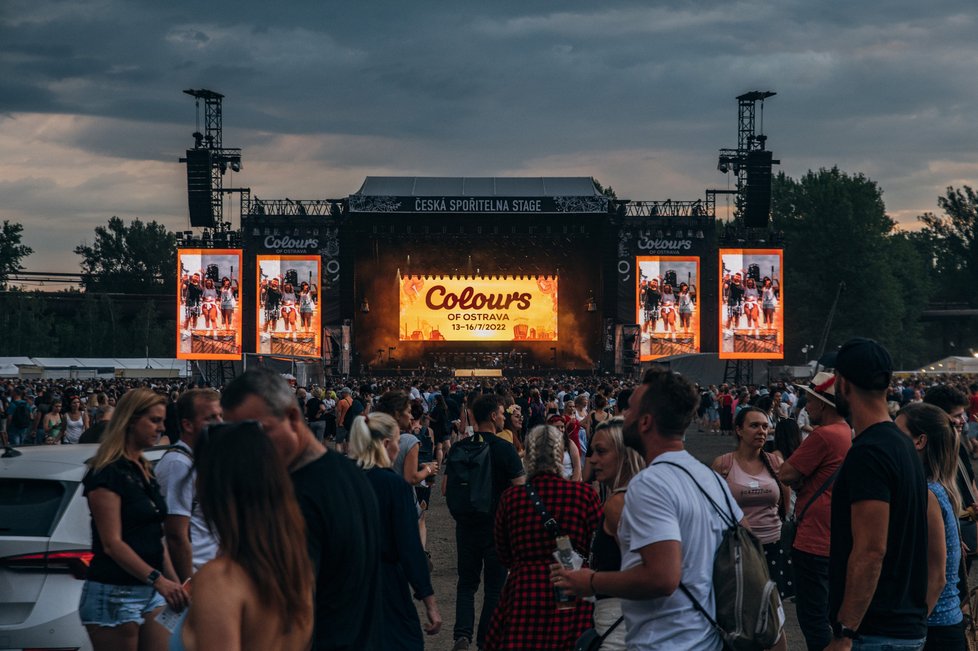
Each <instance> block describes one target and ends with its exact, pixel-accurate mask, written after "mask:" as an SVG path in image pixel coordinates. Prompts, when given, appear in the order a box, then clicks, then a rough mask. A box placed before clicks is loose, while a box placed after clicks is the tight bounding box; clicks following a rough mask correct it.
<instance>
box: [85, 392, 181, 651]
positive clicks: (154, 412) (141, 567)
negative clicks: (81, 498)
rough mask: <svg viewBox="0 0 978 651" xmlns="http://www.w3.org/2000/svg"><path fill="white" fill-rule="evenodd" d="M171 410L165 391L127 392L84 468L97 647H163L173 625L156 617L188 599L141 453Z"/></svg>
mask: <svg viewBox="0 0 978 651" xmlns="http://www.w3.org/2000/svg"><path fill="white" fill-rule="evenodd" d="M165 418H166V396H162V395H159V394H157V393H154V392H153V391H151V390H149V389H133V390H132V391H129V392H128V393H126V394H125V395H124V396H122V398H121V399H120V400H119V403H118V404H117V405H116V408H115V411H114V412H113V414H112V420H111V421H110V422H109V425H108V427H107V428H106V430H105V434H104V436H103V437H102V443H101V445H100V446H99V449H98V452H97V453H96V454H95V457H94V458H93V459H92V460H91V461H90V462H89V466H90V468H89V471H88V474H87V475H85V479H84V482H83V483H84V487H85V496H86V497H87V498H88V506H89V509H90V511H91V514H92V552H93V554H94V556H93V558H92V562H91V565H90V566H89V569H88V579H87V580H86V581H85V585H84V586H83V587H82V596H81V603H80V604H79V608H78V613H79V616H80V617H81V621H82V624H84V625H85V628H86V630H87V631H88V637H89V638H90V639H91V641H92V646H93V647H94V649H95V651H136V649H139V651H163V650H164V649H166V647H167V640H168V638H169V633H168V632H167V630H166V629H165V628H163V627H162V626H160V625H159V624H157V623H155V622H152V623H150V622H151V620H152V619H153V618H154V617H155V616H156V614H157V613H158V612H159V611H160V610H162V608H163V606H164V605H166V604H169V605H170V606H171V607H173V608H174V609H175V610H177V611H180V610H183V608H184V607H185V606H186V605H187V601H188V599H187V595H186V594H185V593H184V591H183V588H182V587H181V586H180V584H179V583H178V582H177V580H176V579H177V575H176V572H174V571H173V565H172V564H171V563H170V558H169V556H168V555H167V551H166V547H165V545H164V544H163V519H164V517H165V516H166V501H165V500H164V499H163V496H162V495H160V487H159V485H158V484H157V483H156V479H155V478H154V477H153V471H152V468H151V466H150V464H149V461H147V460H146V458H145V457H144V456H143V454H142V453H143V451H144V450H146V449H148V448H151V447H153V446H154V445H156V442H157V441H158V440H159V438H160V435H161V434H162V433H163V429H164V425H163V421H164V419H165Z"/></svg>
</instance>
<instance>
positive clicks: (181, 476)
mask: <svg viewBox="0 0 978 651" xmlns="http://www.w3.org/2000/svg"><path fill="white" fill-rule="evenodd" d="M221 414H222V411H221V394H219V393H218V392H217V391H215V390H213V389H191V390H190V391H187V392H185V393H184V394H183V395H181V396H180V398H179V400H177V418H178V419H179V421H180V440H179V441H177V443H176V444H175V445H174V446H173V448H172V449H170V450H168V451H167V452H166V454H164V455H163V457H162V458H161V459H160V461H159V463H157V464H156V480H157V481H158V482H159V484H160V492H161V493H162V494H163V497H164V498H165V499H166V509H167V515H166V519H165V520H164V521H163V531H164V533H165V535H166V546H167V549H168V550H169V552H170V559H171V560H172V562H173V569H174V570H176V572H177V576H179V577H180V581H186V580H187V579H188V578H190V576H191V575H193V573H194V572H196V571H197V570H199V569H200V568H201V567H202V566H203V565H204V563H206V562H207V561H210V560H212V559H213V558H214V557H215V556H217V538H216V537H215V535H214V534H212V533H211V530H210V527H208V526H207V522H206V520H204V514H203V512H202V511H201V509H200V503H199V502H198V501H197V488H196V478H197V473H196V472H195V471H194V445H196V443H197V437H198V436H199V435H200V432H201V431H202V430H203V429H204V427H206V426H207V425H210V424H212V423H220V422H221V420H222V418H221Z"/></svg>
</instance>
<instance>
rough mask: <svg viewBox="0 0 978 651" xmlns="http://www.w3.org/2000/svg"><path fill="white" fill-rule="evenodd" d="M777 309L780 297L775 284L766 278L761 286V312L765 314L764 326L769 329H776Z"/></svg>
mask: <svg viewBox="0 0 978 651" xmlns="http://www.w3.org/2000/svg"><path fill="white" fill-rule="evenodd" d="M776 309H778V296H777V294H776V293H775V290H774V283H773V282H772V281H771V279H770V278H768V277H767V276H765V277H764V281H763V284H762V285H761V311H762V312H763V313H764V325H765V326H766V327H768V328H773V327H774V311H775V310H776Z"/></svg>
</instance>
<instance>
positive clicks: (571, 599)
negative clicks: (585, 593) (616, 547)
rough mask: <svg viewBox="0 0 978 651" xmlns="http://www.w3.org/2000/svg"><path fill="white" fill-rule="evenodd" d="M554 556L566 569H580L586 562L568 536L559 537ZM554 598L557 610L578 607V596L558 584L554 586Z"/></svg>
mask: <svg viewBox="0 0 978 651" xmlns="http://www.w3.org/2000/svg"><path fill="white" fill-rule="evenodd" d="M554 558H555V559H556V560H557V562H558V563H560V566H561V567H563V568H564V569H565V570H579V569H581V566H582V565H583V564H584V559H583V558H581V555H580V554H578V553H577V552H576V551H574V546H573V545H571V541H570V538H569V537H567V536H558V537H557V551H555V552H554ZM554 600H555V601H556V602H557V610H569V609H571V608H577V597H576V596H574V595H573V594H571V593H570V592H567V591H566V590H564V589H563V588H559V587H557V586H554Z"/></svg>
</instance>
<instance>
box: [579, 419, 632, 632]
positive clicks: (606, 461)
mask: <svg viewBox="0 0 978 651" xmlns="http://www.w3.org/2000/svg"><path fill="white" fill-rule="evenodd" d="M623 422H624V419H623V418H621V417H618V418H611V419H608V420H605V421H603V422H601V423H598V425H597V427H595V429H594V436H593V438H592V439H591V447H590V448H589V449H588V452H589V453H590V454H591V456H590V457H589V458H588V462H589V463H590V465H591V468H592V469H593V471H594V477H595V479H596V480H597V481H599V482H600V483H601V485H602V487H603V488H604V489H605V491H606V492H607V495H608V498H607V499H606V500H605V503H604V509H603V515H602V518H601V525H600V526H599V527H598V530H597V531H596V532H595V534H594V539H593V540H592V541H591V557H590V560H589V562H588V565H590V567H591V569H592V570H594V571H595V572H617V571H619V570H620V569H621V550H619V548H618V521H619V520H620V519H621V512H622V509H624V508H625V491H626V490H627V488H628V482H630V481H631V480H632V477H634V476H635V475H637V474H638V473H639V472H641V471H642V469H643V468H645V460H644V459H642V456H641V455H640V454H639V453H638V452H636V451H635V450H633V449H632V448H629V447H627V446H626V445H625V441H624V439H623V438H622V424H623ZM621 616H622V614H621V600H620V599H618V598H617V597H609V596H607V595H601V594H597V595H595V603H594V629H595V631H597V633H598V634H599V635H605V634H607V637H606V638H605V640H604V643H603V644H602V645H601V649H602V651H624V649H625V624H624V622H623V621H619V618H620V617H621ZM609 630H611V632H610V633H608V631H609Z"/></svg>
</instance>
